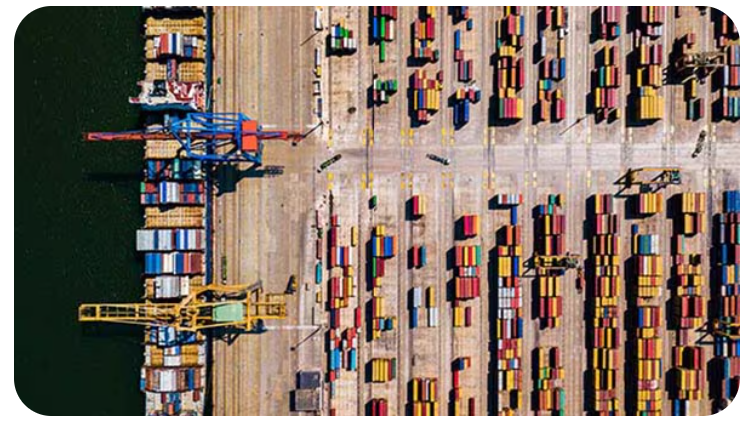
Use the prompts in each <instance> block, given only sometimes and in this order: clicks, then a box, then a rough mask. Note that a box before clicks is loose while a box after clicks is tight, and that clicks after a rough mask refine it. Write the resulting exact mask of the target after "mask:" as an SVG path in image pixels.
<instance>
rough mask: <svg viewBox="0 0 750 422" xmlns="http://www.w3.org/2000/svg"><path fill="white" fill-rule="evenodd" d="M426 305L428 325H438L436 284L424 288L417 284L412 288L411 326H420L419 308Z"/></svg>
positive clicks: (410, 298)
mask: <svg viewBox="0 0 750 422" xmlns="http://www.w3.org/2000/svg"><path fill="white" fill-rule="evenodd" d="M423 293H424V296H423ZM423 307H424V313H425V315H426V321H427V325H426V326H427V327H430V328H432V327H437V326H438V308H437V296H436V291H435V287H434V286H427V287H426V288H424V289H423V288H422V287H419V286H415V287H413V288H412V289H411V293H410V297H409V328H417V327H418V326H419V310H420V309H422V308H423Z"/></svg>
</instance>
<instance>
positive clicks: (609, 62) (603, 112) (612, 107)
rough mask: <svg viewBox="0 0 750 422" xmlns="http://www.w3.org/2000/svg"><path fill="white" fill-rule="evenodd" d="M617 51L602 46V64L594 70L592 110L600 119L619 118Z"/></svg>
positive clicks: (619, 76) (619, 74)
mask: <svg viewBox="0 0 750 422" xmlns="http://www.w3.org/2000/svg"><path fill="white" fill-rule="evenodd" d="M605 7H614V6H605ZM617 10H619V7H617ZM619 50H620V49H619V47H618V46H617V45H612V46H604V47H603V48H602V49H601V52H600V54H601V58H602V63H601V65H600V66H598V67H597V68H596V70H595V76H594V78H595V81H596V86H595V87H594V108H595V109H596V112H597V114H598V116H599V118H600V119H604V118H606V117H608V116H611V117H613V118H615V119H617V118H619V117H620V109H619V108H618V107H617V104H618V92H619V88H620V84H621V83H622V77H621V73H620V67H619V66H617V57H619V54H620V51H619Z"/></svg>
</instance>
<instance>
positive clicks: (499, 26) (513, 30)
mask: <svg viewBox="0 0 750 422" xmlns="http://www.w3.org/2000/svg"><path fill="white" fill-rule="evenodd" d="M524 28H525V25H524V16H523V12H522V11H521V6H503V17H502V18H501V19H500V20H498V21H497V22H496V23H495V40H496V47H497V52H498V56H500V57H515V56H516V54H517V53H518V51H519V50H521V49H522V48H523V40H524Z"/></svg>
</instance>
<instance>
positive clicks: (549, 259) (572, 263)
mask: <svg viewBox="0 0 750 422" xmlns="http://www.w3.org/2000/svg"><path fill="white" fill-rule="evenodd" d="M580 259H581V256H580V255H578V254H570V253H568V254H565V255H534V268H536V269H545V270H562V271H567V270H575V269H579V268H580V267H581V264H580Z"/></svg>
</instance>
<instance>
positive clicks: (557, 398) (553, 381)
mask: <svg viewBox="0 0 750 422" xmlns="http://www.w3.org/2000/svg"><path fill="white" fill-rule="evenodd" d="M564 379H565V370H564V368H563V364H562V357H561V353H560V348H558V347H550V348H544V347H537V348H536V349H534V352H533V355H532V380H533V384H534V385H533V387H534V391H533V394H532V396H531V397H532V398H531V408H532V410H533V411H534V412H537V413H535V414H539V412H551V413H552V415H553V416H564V415H565V389H564V388H563V380H564Z"/></svg>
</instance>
